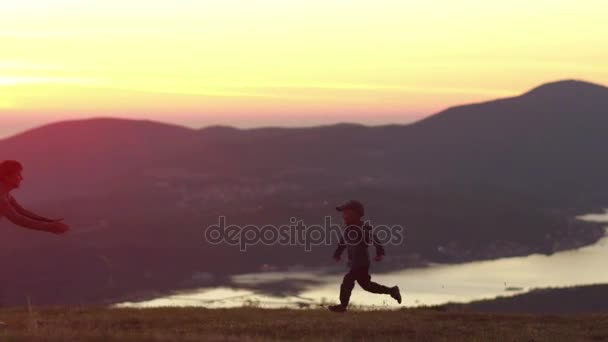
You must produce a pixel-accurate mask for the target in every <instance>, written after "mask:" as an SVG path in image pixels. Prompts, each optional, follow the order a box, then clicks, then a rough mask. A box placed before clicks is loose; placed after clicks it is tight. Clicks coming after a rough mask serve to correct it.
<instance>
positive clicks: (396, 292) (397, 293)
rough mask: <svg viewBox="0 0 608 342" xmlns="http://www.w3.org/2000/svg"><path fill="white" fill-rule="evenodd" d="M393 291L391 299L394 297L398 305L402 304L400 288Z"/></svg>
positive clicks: (394, 288)
mask: <svg viewBox="0 0 608 342" xmlns="http://www.w3.org/2000/svg"><path fill="white" fill-rule="evenodd" d="M391 290H392V292H391V297H393V299H395V300H396V301H397V303H399V304H401V291H399V286H394V287H393V288H392V289H391Z"/></svg>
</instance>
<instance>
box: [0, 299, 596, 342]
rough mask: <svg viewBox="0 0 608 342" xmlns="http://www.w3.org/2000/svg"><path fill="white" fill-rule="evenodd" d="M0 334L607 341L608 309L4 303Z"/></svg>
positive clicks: (37, 337) (1, 337)
mask: <svg viewBox="0 0 608 342" xmlns="http://www.w3.org/2000/svg"><path fill="white" fill-rule="evenodd" d="M0 319H1V320H3V321H4V322H5V323H6V325H5V326H2V327H0V341H266V340H283V341H284V340H301V341H309V340H331V341H351V340H364V341H404V340H405V341H408V340H409V341H460V340H461V341H483V342H486V341H552V342H558V341H568V342H569V341H586V340H589V341H603V340H608V315H577V316H533V315H488V314H473V313H458V312H440V311H432V310H399V311H351V312H349V313H346V314H334V313H331V312H327V311H324V310H288V309H280V310H269V309H258V308H239V309H216V310H210V309H202V308H162V309H141V310H138V309H106V308H91V307H85V308H74V307H70V308H68V307H65V308H33V309H32V310H31V312H30V311H29V310H28V309H27V308H15V309H2V310H0Z"/></svg>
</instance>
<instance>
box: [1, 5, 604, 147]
mask: <svg viewBox="0 0 608 342" xmlns="http://www.w3.org/2000/svg"><path fill="white" fill-rule="evenodd" d="M607 17H608V1H605V0H585V1H566V0H550V1H549V0H510V1H487V0H483V1H482V0H459V1H454V0H425V1H420V0H417V1H410V0H306V1H285V0H221V1H205V0H48V1H44V0H19V1H2V2H0V136H5V135H7V134H12V133H14V132H17V131H19V130H22V129H24V128H27V127H31V126H33V125H37V124H40V123H44V122H49V121H53V120H60V119H66V118H84V117H92V116H117V117H130V118H148V119H153V120H160V121H167V122H175V123H180V124H184V125H189V126H193V127H201V126H205V125H210V124H228V125H233V126H239V127H252V126H267V125H273V126H303V125H316V124H323V123H333V122H342V121H347V122H360V123H365V124H381V123H388V122H401V123H405V122H410V121H412V120H415V119H418V118H420V117H422V116H425V115H429V114H433V113H434V112H437V111H439V110H441V109H444V108H446V107H449V106H451V105H455V104H463V103H468V102H476V101H482V100H488V99H492V98H496V97H506V96H512V95H517V94H519V93H522V92H524V91H526V90H529V89H530V88H532V87H534V86H537V85H540V84H541V83H545V82H548V81H555V80H559V79H570V78H576V79H583V80H587V81H591V82H595V83H600V84H604V85H606V84H608V25H607V24H606V18H607Z"/></svg>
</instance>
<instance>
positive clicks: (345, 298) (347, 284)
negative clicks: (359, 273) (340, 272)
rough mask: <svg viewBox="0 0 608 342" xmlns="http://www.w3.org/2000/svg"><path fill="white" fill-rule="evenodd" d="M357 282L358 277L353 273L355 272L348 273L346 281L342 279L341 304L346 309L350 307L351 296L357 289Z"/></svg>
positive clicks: (345, 276) (345, 277)
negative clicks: (354, 289) (355, 288)
mask: <svg viewBox="0 0 608 342" xmlns="http://www.w3.org/2000/svg"><path fill="white" fill-rule="evenodd" d="M355 280H356V275H355V274H354V273H353V270H350V271H349V272H348V273H346V275H344V279H342V285H340V304H341V305H342V306H344V307H346V306H348V302H349V301H350V294H351V293H352V292H353V288H354V287H355Z"/></svg>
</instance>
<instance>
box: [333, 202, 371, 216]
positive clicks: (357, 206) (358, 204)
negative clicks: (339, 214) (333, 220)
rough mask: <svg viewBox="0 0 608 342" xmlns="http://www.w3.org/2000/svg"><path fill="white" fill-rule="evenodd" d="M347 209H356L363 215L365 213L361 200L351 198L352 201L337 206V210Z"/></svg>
mask: <svg viewBox="0 0 608 342" xmlns="http://www.w3.org/2000/svg"><path fill="white" fill-rule="evenodd" d="M346 209H351V210H354V211H355V212H357V213H359V214H360V215H361V216H364V215H365V208H364V207H363V204H361V202H359V201H357V200H350V201H348V202H346V203H344V204H342V205H339V206H337V207H336V210H337V211H344V210H346Z"/></svg>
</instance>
